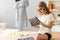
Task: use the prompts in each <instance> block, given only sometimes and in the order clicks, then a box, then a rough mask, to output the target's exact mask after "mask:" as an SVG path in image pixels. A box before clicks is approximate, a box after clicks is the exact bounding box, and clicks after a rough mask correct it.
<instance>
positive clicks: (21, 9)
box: [16, 0, 29, 30]
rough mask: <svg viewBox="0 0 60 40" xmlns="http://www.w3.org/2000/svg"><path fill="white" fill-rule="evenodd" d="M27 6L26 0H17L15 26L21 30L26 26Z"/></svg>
mask: <svg viewBox="0 0 60 40" xmlns="http://www.w3.org/2000/svg"><path fill="white" fill-rule="evenodd" d="M28 6H29V2H28V0H20V1H18V2H17V22H16V25H17V26H16V27H17V28H19V29H20V30H23V28H24V27H27V26H28V21H27V12H26V8H27V7H28Z"/></svg>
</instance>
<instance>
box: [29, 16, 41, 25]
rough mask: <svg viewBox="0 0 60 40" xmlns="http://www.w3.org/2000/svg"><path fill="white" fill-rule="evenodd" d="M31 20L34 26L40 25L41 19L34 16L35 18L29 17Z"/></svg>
mask: <svg viewBox="0 0 60 40" xmlns="http://www.w3.org/2000/svg"><path fill="white" fill-rule="evenodd" d="M29 22H30V23H31V25H32V26H35V25H39V24H40V21H39V19H38V18H37V17H34V18H30V19H29Z"/></svg>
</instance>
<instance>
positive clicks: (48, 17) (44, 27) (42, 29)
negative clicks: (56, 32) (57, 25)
mask: <svg viewBox="0 0 60 40" xmlns="http://www.w3.org/2000/svg"><path fill="white" fill-rule="evenodd" d="M37 11H38V17H37V18H38V19H39V20H40V24H39V25H36V26H34V27H36V28H39V34H38V36H37V40H50V39H51V37H52V36H51V28H52V25H53V21H54V16H53V15H52V13H51V12H50V11H49V9H48V7H47V5H46V3H45V2H40V3H39V4H38V6H37Z"/></svg>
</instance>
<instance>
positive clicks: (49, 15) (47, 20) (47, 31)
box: [38, 13, 54, 34]
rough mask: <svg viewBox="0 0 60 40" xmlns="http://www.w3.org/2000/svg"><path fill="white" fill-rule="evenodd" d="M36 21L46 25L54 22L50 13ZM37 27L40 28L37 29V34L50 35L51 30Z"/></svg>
mask: <svg viewBox="0 0 60 40" xmlns="http://www.w3.org/2000/svg"><path fill="white" fill-rule="evenodd" d="M38 19H39V20H40V21H41V22H43V23H44V24H48V23H49V22H51V21H54V17H53V15H52V13H50V14H47V15H42V16H39V17H38ZM39 26H40V28H39V33H41V34H44V33H51V29H50V28H47V27H44V26H42V25H41V24H40V25H39Z"/></svg>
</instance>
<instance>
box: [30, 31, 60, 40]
mask: <svg viewBox="0 0 60 40" xmlns="http://www.w3.org/2000/svg"><path fill="white" fill-rule="evenodd" d="M30 36H32V37H33V38H34V39H35V40H36V37H37V35H35V34H34V35H30ZM51 40H60V32H52V38H51Z"/></svg>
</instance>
